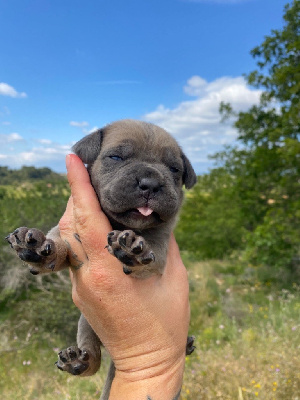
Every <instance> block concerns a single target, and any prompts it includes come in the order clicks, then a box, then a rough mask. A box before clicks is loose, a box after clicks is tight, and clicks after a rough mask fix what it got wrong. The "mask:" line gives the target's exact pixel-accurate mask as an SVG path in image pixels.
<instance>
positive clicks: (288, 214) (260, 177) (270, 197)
mask: <svg viewBox="0 0 300 400" xmlns="http://www.w3.org/2000/svg"><path fill="white" fill-rule="evenodd" d="M283 18H284V21H285V24H284V27H283V29H282V30H273V31H272V32H271V35H270V36H266V37H265V40H264V41H263V43H262V44H261V45H260V46H257V47H255V48H254V49H253V50H252V52H251V53H252V55H253V57H254V58H256V59H258V61H257V66H258V70H256V71H253V72H252V73H250V74H249V75H248V76H247V77H246V78H247V81H248V83H249V84H250V85H252V86H254V87H256V88H260V89H262V90H263V93H262V96H261V101H260V104H259V105H254V106H252V107H251V108H250V109H249V110H248V111H247V112H239V113H237V114H235V117H236V121H235V123H234V125H235V127H236V128H237V130H238V132H239V136H238V141H239V142H240V143H241V144H242V145H243V149H242V150H240V149H237V148H235V149H230V150H229V151H227V152H225V153H224V152H223V153H221V154H218V155H217V156H216V159H217V160H218V162H221V164H222V163H223V165H224V167H225V169H226V170H227V171H228V173H230V174H233V175H234V176H235V177H236V178H237V180H236V183H237V185H236V189H237V191H239V193H240V199H241V203H240V204H241V207H242V209H243V212H244V214H245V215H248V224H246V225H245V227H246V228H247V230H248V232H249V235H248V247H247V251H248V254H249V257H250V258H251V259H253V260H254V261H255V262H264V263H269V264H273V265H274V264H284V263H285V264H286V263H287V262H292V260H295V257H296V256H297V255H299V238H300V230H299V227H300V224H299V222H300V212H299V209H300V207H299V206H300V200H299V199H300V185H299V177H300V143H299V138H300V125H299V117H300V2H299V0H294V1H292V2H291V3H290V4H287V5H286V6H285V13H284V17H283ZM221 112H223V116H225V117H226V116H228V115H233V111H232V109H231V106H230V105H229V104H221Z"/></svg>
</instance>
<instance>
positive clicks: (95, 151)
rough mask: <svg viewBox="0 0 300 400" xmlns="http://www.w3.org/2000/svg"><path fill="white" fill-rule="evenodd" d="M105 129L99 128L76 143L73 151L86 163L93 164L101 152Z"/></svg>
mask: <svg viewBox="0 0 300 400" xmlns="http://www.w3.org/2000/svg"><path fill="white" fill-rule="evenodd" d="M102 136H103V131H102V129H99V130H97V131H95V132H93V133H90V134H89V135H87V136H85V137H84V138H82V139H81V140H79V142H77V143H75V144H74V146H73V147H72V151H74V153H75V154H76V155H77V156H78V157H79V158H80V159H81V160H82V161H83V162H84V163H85V164H92V163H93V162H94V161H95V160H96V158H97V157H98V155H99V153H100V148H101V141H102Z"/></svg>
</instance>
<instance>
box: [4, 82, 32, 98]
mask: <svg viewBox="0 0 300 400" xmlns="http://www.w3.org/2000/svg"><path fill="white" fill-rule="evenodd" d="M0 95H2V96H9V97H20V98H24V97H27V94H26V93H25V92H17V91H16V89H15V88H13V87H12V86H10V85H8V84H7V83H4V82H0Z"/></svg>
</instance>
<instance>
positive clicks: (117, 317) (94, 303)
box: [59, 155, 189, 400]
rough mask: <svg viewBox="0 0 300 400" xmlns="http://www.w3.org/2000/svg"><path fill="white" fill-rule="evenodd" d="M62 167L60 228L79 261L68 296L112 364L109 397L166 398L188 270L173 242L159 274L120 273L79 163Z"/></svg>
mask: <svg viewBox="0 0 300 400" xmlns="http://www.w3.org/2000/svg"><path fill="white" fill-rule="evenodd" d="M67 169H68V180H69V183H70V186H71V193H72V195H71V197H70V200H69V202H68V206H67V209H66V212H65V214H64V216H63V217H62V219H61V221H60V224H59V227H60V233H61V237H62V238H63V239H64V240H67V241H68V243H69V244H70V246H71V248H72V254H73V255H74V254H76V263H77V266H78V262H80V268H72V269H71V280H72V296H73V301H74V303H75V304H76V306H77V307H78V308H79V309H80V310H81V312H82V313H83V314H84V316H85V317H86V319H87V320H88V322H89V324H90V325H91V326H92V328H93V330H94V331H95V332H96V334H97V335H98V336H99V337H100V339H101V341H102V343H103V345H104V346H105V347H106V349H107V351H108V352H109V354H110V356H111V358H112V360H113V361H114V364H115V367H116V375H115V379H114V381H113V385H112V388H111V395H110V398H111V399H118V400H121V399H126V400H128V399H140V398H141V399H147V396H148V397H149V398H152V397H153V398H158V399H172V398H174V396H175V395H176V394H177V393H178V392H179V390H180V387H181V382H182V375H183V369H184V361H185V349H186V340H187V333H188V324H189V301H188V280H187V273H186V270H185V267H184V265H183V263H182V261H181V258H180V254H179V250H178V247H177V244H176V242H175V239H174V237H173V236H172V237H171V239H170V243H169V252H168V257H167V263H166V268H165V271H164V273H163V275H162V276H158V275H155V276H152V277H150V278H148V279H145V280H140V279H135V278H132V277H130V276H126V275H125V274H124V273H123V269H122V265H121V263H120V262H119V261H118V260H117V259H116V258H115V257H113V256H112V255H110V254H109V253H108V251H107V250H106V249H105V246H106V245H107V234H108V233H109V232H110V231H111V230H112V228H111V226H110V224H109V221H108V220H107V218H106V216H105V215H104V213H103V212H102V211H101V207H100V204H99V201H98V198H97V196H96V194H95V192H94V189H93V187H92V186H91V184H90V180H89V175H88V172H87V170H86V168H85V167H84V165H83V164H82V162H81V160H80V159H79V158H78V157H77V156H75V155H69V156H67ZM74 233H77V234H78V235H79V237H80V242H79V241H78V240H76V239H75V238H74ZM74 261H75V260H74Z"/></svg>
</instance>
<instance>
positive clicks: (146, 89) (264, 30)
mask: <svg viewBox="0 0 300 400" xmlns="http://www.w3.org/2000/svg"><path fill="white" fill-rule="evenodd" d="M286 3H287V0H127V1H126V0H85V1H83V0H63V1H62V0H0V37H1V46H0V166H8V167H10V168H20V167H21V166H22V165H33V166H35V167H50V168H52V169H53V170H55V171H57V172H62V173H64V172H65V155H66V154H68V153H69V152H70V149H71V146H72V145H73V144H74V143H75V142H76V141H78V140H79V139H81V138H82V137H83V136H84V135H86V134H88V133H90V132H92V131H93V130H94V129H97V128H102V127H103V126H105V125H106V124H108V123H110V122H113V121H116V120H119V119H124V118H133V119H139V120H144V121H148V122H152V123H154V124H157V125H159V126H161V127H163V128H165V129H166V130H167V131H168V132H170V133H171V134H172V135H173V136H174V137H175V138H176V139H177V140H178V142H179V144H180V146H181V147H182V148H183V151H184V152H185V153H186V155H187V156H188V157H189V158H190V160H191V162H192V164H193V166H194V168H195V170H196V172H197V173H198V174H201V173H205V172H207V171H208V170H209V168H210V167H212V161H211V160H210V159H209V158H208V156H209V155H211V154H214V153H216V152H217V151H220V150H222V148H223V146H224V145H226V144H234V143H235V140H236V137H237V132H236V130H235V129H234V128H233V127H232V123H230V122H228V123H225V124H224V123H221V121H220V114H219V111H218V110H219V105H220V102H221V101H225V102H230V103H231V104H232V106H233V108H234V109H235V110H236V111H240V110H247V109H248V108H249V107H250V106H251V105H253V104H256V103H257V102H258V101H259V97H260V91H259V90H258V89H253V88H251V87H249V86H247V84H246V82H245V79H244V77H243V76H244V74H247V73H249V72H250V71H253V70H254V69H256V60H254V59H253V58H252V56H251V54H250V50H251V49H252V48H254V47H255V46H257V45H259V44H261V43H262V42H263V40H264V37H265V36H266V35H269V34H270V33H271V30H272V29H280V28H281V27H282V25H283V19H282V16H283V9H284V5H285V4H286Z"/></svg>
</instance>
